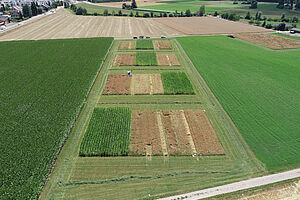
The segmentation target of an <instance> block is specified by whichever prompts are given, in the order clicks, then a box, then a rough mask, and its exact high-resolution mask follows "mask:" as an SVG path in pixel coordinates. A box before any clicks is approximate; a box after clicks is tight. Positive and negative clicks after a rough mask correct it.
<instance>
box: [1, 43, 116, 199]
mask: <svg viewBox="0 0 300 200" xmlns="http://www.w3.org/2000/svg"><path fill="white" fill-rule="evenodd" d="M112 41H113V38H92V39H65V40H40V41H12V42H0V80H1V81H0V136H1V139H0V199H22V200H24V199H36V198H37V197H38V195H39V193H40V190H41V188H42V186H43V184H44V182H45V180H46V178H47V177H48V174H49V172H50V169H51V167H52V164H53V162H54V160H55V158H56V157H57V155H58V152H59V150H60V148H61V146H62V144H63V142H64V140H65V139H66V137H67V136H68V133H69V131H70V128H71V125H72V123H73V122H74V120H75V118H76V116H77V115H78V113H79V111H80V107H81V106H82V104H83V102H84V100H85V98H86V96H87V94H88V91H89V89H90V87H91V85H92V82H93V80H94V78H95V76H96V74H97V72H98V70H99V67H100V65H101V62H102V60H103V59H104V56H105V54H106V53H107V50H108V48H109V47H110V45H111V43H112Z"/></svg>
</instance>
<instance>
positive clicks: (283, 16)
mask: <svg viewBox="0 0 300 200" xmlns="http://www.w3.org/2000/svg"><path fill="white" fill-rule="evenodd" d="M284 19H285V13H282V15H281V21H284Z"/></svg>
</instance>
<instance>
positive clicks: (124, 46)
mask: <svg viewBox="0 0 300 200" xmlns="http://www.w3.org/2000/svg"><path fill="white" fill-rule="evenodd" d="M135 45H136V42H135V41H122V42H120V46H119V50H132V49H135Z"/></svg>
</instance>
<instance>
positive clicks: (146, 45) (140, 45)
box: [136, 40, 154, 49]
mask: <svg viewBox="0 0 300 200" xmlns="http://www.w3.org/2000/svg"><path fill="white" fill-rule="evenodd" d="M136 49H154V47H153V43H152V40H137V41H136Z"/></svg>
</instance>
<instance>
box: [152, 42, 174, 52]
mask: <svg viewBox="0 0 300 200" xmlns="http://www.w3.org/2000/svg"><path fill="white" fill-rule="evenodd" d="M153 43H154V49H156V50H165V49H172V45H171V43H170V41H169V40H155V41H153Z"/></svg>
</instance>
